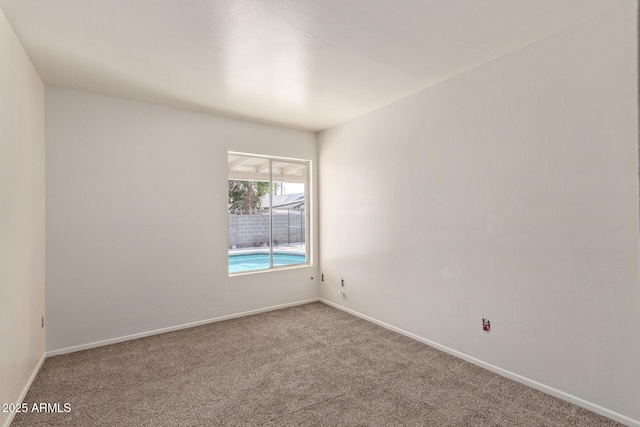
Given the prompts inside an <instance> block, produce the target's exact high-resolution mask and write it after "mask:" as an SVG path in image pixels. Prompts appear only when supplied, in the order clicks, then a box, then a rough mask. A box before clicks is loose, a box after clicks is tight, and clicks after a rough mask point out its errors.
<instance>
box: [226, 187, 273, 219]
mask: <svg viewBox="0 0 640 427" xmlns="http://www.w3.org/2000/svg"><path fill="white" fill-rule="evenodd" d="M268 193H269V183H268V182H259V181H234V180H229V213H233V214H244V215H251V214H254V213H257V211H258V210H259V209H262V196H264V195H265V194H268Z"/></svg>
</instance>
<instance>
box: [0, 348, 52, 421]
mask: <svg viewBox="0 0 640 427" xmlns="http://www.w3.org/2000/svg"><path fill="white" fill-rule="evenodd" d="M45 358H46V354H44V353H43V354H42V357H41V358H40V361H39V362H38V364H37V365H36V367H35V368H34V370H33V372H32V373H31V376H30V377H29V381H27V384H25V386H24V388H23V389H22V392H21V393H20V396H19V397H18V400H17V401H16V402H15V403H22V402H24V398H25V396H26V395H27V392H28V391H29V389H30V388H31V384H33V380H35V379H36V376H37V375H38V372H40V368H41V367H42V364H43V363H44V359H45ZM15 416H16V413H15V412H9V418H7V419H6V420H5V422H4V427H9V426H10V425H11V423H12V422H13V418H14V417H15Z"/></svg>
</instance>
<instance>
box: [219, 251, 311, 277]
mask: <svg viewBox="0 0 640 427" xmlns="http://www.w3.org/2000/svg"><path fill="white" fill-rule="evenodd" d="M305 262H306V257H305V255H304V254H290V253H278V252H276V253H274V254H273V265H274V267H276V266H281V265H295V264H304V263H305ZM267 268H269V254H268V253H249V254H233V255H232V254H229V273H242V272H244V271H253V270H264V269H267Z"/></svg>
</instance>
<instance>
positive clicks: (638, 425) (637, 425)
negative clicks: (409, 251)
mask: <svg viewBox="0 0 640 427" xmlns="http://www.w3.org/2000/svg"><path fill="white" fill-rule="evenodd" d="M319 301H320V302H322V303H324V304H327V305H330V306H331V307H334V308H337V309H338V310H342V311H345V312H347V313H349V314H353V315H354V316H357V317H360V318H361V319H364V320H368V321H369V322H372V323H375V324H376V325H380V326H382V327H383V328H386V329H389V330H391V331H394V332H397V333H399V334H402V335H404V336H407V337H409V338H413V339H414V340H416V341H420V342H422V343H424V344H427V345H429V346H431V347H434V348H437V349H438V350H442V351H444V352H445V353H449V354H451V355H453V356H456V357H459V358H460V359H463V360H466V361H467V362H470V363H473V364H474V365H478V366H480V367H482V368H485V369H487V370H489V371H491V372H494V373H496V374H498V375H501V376H503V377H506V378H509V379H510V380H513V381H516V382H519V383H521V384H524V385H527V386H529V387H531V388H534V389H536V390H539V391H541V392H543V393H547V394H549V395H551V396H554V397H557V398H559V399H562V400H566V401H567V402H570V403H573V404H575V405H578V406H580V407H582V408H585V409H588V410H590V411H593V412H595V413H596V414H600V415H602V416H605V417H607V418H611V419H612V420H615V421H617V422H619V423H622V424H625V425H628V426H633V427H640V421H639V420H634V419H632V418H629V417H627V416H625V415H622V414H619V413H617V412H614V411H611V410H609V409H607V408H603V407H602V406H599V405H596V404H595V403H591V402H589V401H586V400H584V399H581V398H579V397H576V396H573V395H571V394H568V393H565V392H563V391H560V390H557V389H555V388H553V387H549V386H547V385H545V384H542V383H539V382H537V381H534V380H531V379H529V378H526V377H523V376H521V375H518V374H515V373H513V372H511V371H507V370H506V369H502V368H499V367H497V366H494V365H491V364H489V363H486V362H483V361H482V360H479V359H476V358H474V357H471V356H469V355H466V354H464V353H460V352H459V351H456V350H453V349H451V348H449V347H445V346H443V345H440V344H438V343H436V342H433V341H430V340H428V339H426V338H423V337H421V336H418V335H415V334H412V333H411V332H407V331H405V330H404V329H400V328H396V327H395V326H392V325H390V324H388V323H385V322H381V321H380V320H377V319H374V318H373V317H369V316H367V315H364V314H362V313H359V312H357V311H355V310H351V309H349V308H346V307H343V306H341V305H339V304H336V303H334V302H331V301H328V300H325V299H324V298H319Z"/></svg>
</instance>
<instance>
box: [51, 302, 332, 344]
mask: <svg viewBox="0 0 640 427" xmlns="http://www.w3.org/2000/svg"><path fill="white" fill-rule="evenodd" d="M319 300H320V299H319V298H311V299H307V300H303V301H296V302H290V303H287V304H279V305H274V306H271V307H265V308H259V309H256V310H250V311H243V312H241V313H235V314H228V315H226V316H220V317H214V318H212V319H205V320H199V321H197V322H191V323H184V324H182V325H177V326H170V327H167V328H161V329H154V330H152V331H147V332H140V333H137V334H131V335H125V336H122V337H117V338H110V339H108V340H102V341H95V342H91V343H88V344H81V345H76V346H72V347H66V348H61V349H58V350H51V351H48V352H47V353H46V357H51V356H58V355H60V354H67V353H74V352H76V351H82V350H88V349H90V348H96V347H102V346H105V345H111V344H117V343H119V342H124V341H130V340H135V339H138V338H144V337H149V336H151V335H158V334H164V333H166V332H173V331H179V330H181V329H187V328H193V327H195V326H200V325H206V324H208V323H215V322H221V321H223V320H229V319H235V318H237V317H244V316H250V315H252V314H258V313H265V312H267V311H273V310H280V309H282V308H287V307H294V306H296V305H303V304H309V303H312V302H317V301H319Z"/></svg>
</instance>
